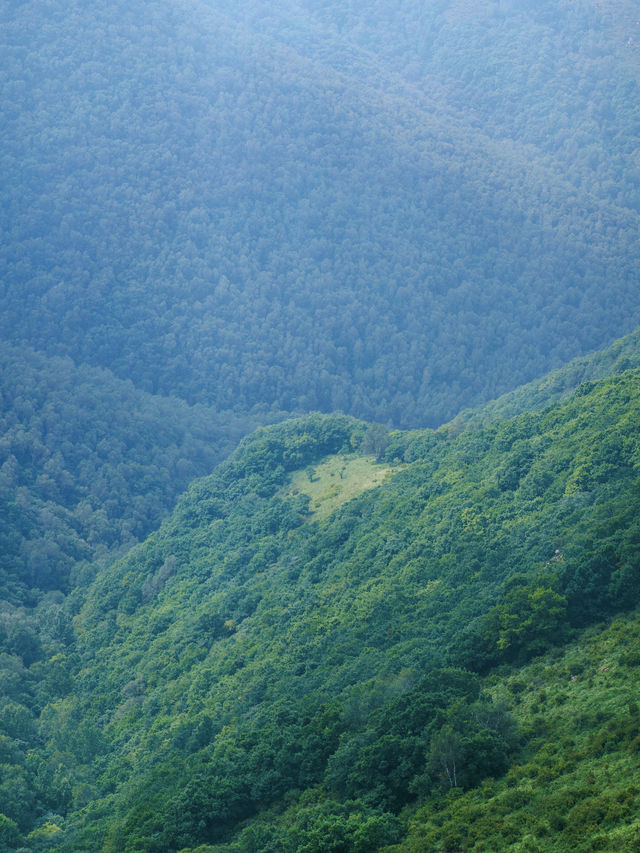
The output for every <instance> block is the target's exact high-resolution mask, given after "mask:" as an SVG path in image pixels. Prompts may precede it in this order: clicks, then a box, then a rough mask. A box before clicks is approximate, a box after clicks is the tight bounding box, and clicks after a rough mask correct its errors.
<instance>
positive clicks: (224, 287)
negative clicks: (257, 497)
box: [0, 0, 640, 426]
mask: <svg viewBox="0 0 640 853" xmlns="http://www.w3.org/2000/svg"><path fill="white" fill-rule="evenodd" d="M633 11H634V8H633V5H632V4H631V3H628V2H625V0H611V2H595V0H581V2H578V3H576V2H573V0H571V2H570V1H569V0H560V2H554V3H550V2H539V1H538V2H535V3H534V2H518V3H515V2H509V0H507V1H506V2H505V0H483V2H477V3H469V2H462V0H437V2H435V0H434V2H429V3H415V2H413V0H401V2H397V0H393V2H392V0H378V2H375V3H371V2H366V3H365V2H364V0H351V2H346V3H333V2H329V0H327V1H326V2H322V3H310V2H306V0H288V2H279V3H276V4H274V3H267V2H261V0H242V2H234V3H231V2H227V0H209V2H204V0H190V2H187V0H171V2H169V0H153V2H144V3H142V2H140V0H133V2H131V0H128V1H127V2H123V0H115V2H114V0H110V2H106V0H94V2H92V3H91V4H86V3H80V2H65V3H62V2H61V0H47V2H45V0H26V2H21V3H8V4H5V6H4V7H3V10H2V12H0V14H1V15H2V20H1V26H0V33H1V35H0V40H1V41H2V44H1V51H0V80H1V82H2V98H3V119H2V138H1V147H0V156H1V158H2V170H3V171H2V174H3V180H2V182H1V184H0V193H1V204H0V217H1V223H2V232H3V240H2V246H1V249H0V288H1V290H0V305H1V307H2V311H1V312H0V334H1V335H2V337H3V338H4V339H5V340H7V341H9V342H11V343H12V344H14V345H16V346H22V345H29V346H32V347H35V348H36V349H38V350H42V351H43V352H45V353H47V354H49V355H60V356H68V357H70V358H72V359H73V361H74V362H75V363H76V364H78V365H80V364H84V363H86V364H89V365H92V366H96V367H102V368H106V369H109V370H110V371H112V372H113V373H114V374H115V375H116V376H118V377H120V378H124V379H129V380H131V381H132V382H133V383H134V385H135V386H136V387H137V388H139V389H142V390H145V391H148V392H153V393H159V394H162V395H165V396H171V395H174V396H180V397H182V398H183V399H185V400H186V401H188V402H189V403H194V402H201V403H204V404H207V405H212V406H215V407H216V408H217V409H218V410H230V409H233V410H234V411H236V412H237V413H240V414H244V413H246V412H251V411H253V410H254V409H255V407H256V406H258V407H259V408H261V410H263V411H264V410H265V407H266V409H267V410H268V409H271V408H274V409H276V410H284V411H289V412H306V411H309V410H313V409H317V410H322V411H327V412H328V411H333V410H336V409H337V410H341V411H344V412H347V413H351V414H354V415H356V416H359V417H365V418H367V419H372V420H377V421H380V422H383V423H392V424H394V425H396V426H424V425H438V424H440V423H442V422H443V421H444V420H447V419H449V418H450V417H453V416H454V415H455V414H456V413H457V412H458V411H459V410H460V408H461V407H462V406H470V405H474V404H476V403H478V402H480V401H482V400H488V399H491V398H493V397H495V396H497V395H498V394H499V393H501V392H504V391H506V390H508V389H510V388H513V387H516V386H517V385H519V384H521V383H522V382H524V381H527V380H530V379H532V378H533V377H535V376H539V375H541V374H543V373H544V372H546V371H547V370H548V369H550V368H552V367H558V366H560V365H561V364H564V363H565V362H566V361H567V360H568V359H569V358H571V357H572V356H575V355H579V354H581V353H585V352H587V351H590V350H592V349H595V348H597V347H599V346H602V345H604V344H606V343H608V342H610V341H612V340H613V339H615V338H617V337H619V336H620V335H621V334H623V333H625V332H628V331H630V330H631V329H632V328H634V327H635V326H636V325H637V324H638V322H640V288H639V287H638V275H637V264H636V263H635V262H636V256H637V234H638V225H639V222H638V168H639V164H638V154H637V152H638V145H639V144H638V112H637V111H638V103H639V102H640V99H639V98H638V53H637V37H638V34H637V22H636V19H635V15H632V14H631V13H632V12H633Z"/></svg>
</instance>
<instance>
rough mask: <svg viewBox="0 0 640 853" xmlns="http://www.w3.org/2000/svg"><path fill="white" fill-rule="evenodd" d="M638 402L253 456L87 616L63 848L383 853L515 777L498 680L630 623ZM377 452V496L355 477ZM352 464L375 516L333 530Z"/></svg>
mask: <svg viewBox="0 0 640 853" xmlns="http://www.w3.org/2000/svg"><path fill="white" fill-rule="evenodd" d="M639 382H640V377H639V374H638V372H637V371H627V372H625V373H623V374H621V375H620V376H617V377H614V378H613V379H610V380H606V381H603V382H600V383H592V384H586V385H582V386H581V387H580V388H579V389H578V391H577V393H576V394H575V395H574V396H573V397H571V398H570V399H568V400H567V401H565V402H563V403H561V404H558V405H555V406H553V407H550V408H548V409H547V410H545V411H543V412H541V413H539V414H525V415H522V416H520V417H518V418H516V419H514V420H511V421H506V422H503V423H499V424H497V425H493V426H491V427H489V428H486V429H483V430H478V431H474V432H469V433H465V434H462V435H460V436H459V437H458V438H457V439H455V440H449V439H448V438H447V435H448V431H447V430H442V431H439V432H436V433H434V432H430V431H424V432H421V433H409V434H403V433H393V434H391V435H390V436H389V440H388V443H387V445H386V447H383V446H382V445H383V444H384V442H382V441H381V439H380V436H379V434H378V433H377V431H376V430H375V429H372V428H367V427H366V425H363V424H361V423H359V422H356V421H353V420H350V419H348V418H344V417H321V416H313V417H309V418H305V419H301V420H298V421H292V422H290V423H285V424H283V425H280V426H278V427H273V428H269V429H265V430H262V431H259V432H258V433H256V434H254V435H253V436H252V437H250V438H249V439H247V440H245V441H244V442H243V444H242V445H241V446H240V448H239V449H238V451H237V452H236V453H235V454H234V455H233V456H232V457H231V458H230V460H228V461H227V462H226V463H224V464H223V465H221V466H220V467H219V468H218V469H216V471H215V472H214V474H213V475H212V476H211V477H209V478H206V479H204V480H200V481H198V482H196V483H195V484H194V485H193V486H192V487H191V488H190V490H189V491H188V492H187V494H186V495H185V496H184V498H183V499H182V500H181V501H180V503H179V505H178V507H177V509H176V511H175V513H174V514H173V516H172V517H171V518H170V519H169V520H168V521H166V522H165V523H164V524H163V526H162V527H161V529H160V530H159V531H158V532H157V533H156V534H154V535H152V536H151V537H150V538H149V539H148V540H147V542H145V543H144V544H143V545H141V546H139V547H137V548H135V549H134V550H133V551H131V553H130V554H129V555H128V556H127V557H126V558H125V559H124V560H122V561H121V562H119V563H117V564H115V565H114V566H113V567H112V568H110V569H108V570H106V571H104V572H103V573H101V575H100V576H99V577H98V578H97V580H96V582H95V584H94V585H93V587H92V588H91V590H90V595H89V596H88V597H87V600H86V602H85V604H84V606H83V607H82V609H81V611H80V612H79V613H78V615H77V616H76V619H75V631H76V636H77V645H76V653H77V657H75V658H74V659H73V660H69V661H68V664H67V665H68V666H69V667H71V671H72V673H73V681H70V682H69V684H68V687H67V689H66V690H63V691H62V695H60V696H59V698H58V699H56V700H55V701H48V702H47V704H46V706H45V707H44V708H43V710H42V712H41V713H40V716H39V720H38V722H37V724H36V730H37V741H35V743H37V754H38V755H39V760H40V761H41V762H42V764H41V765H40V767H41V769H40V771H39V772H40V777H39V778H40V779H41V780H43V781H41V785H42V789H41V790H42V796H48V797H49V800H48V802H50V803H51V808H53V809H54V810H56V806H55V805H54V804H55V802H56V797H58V805H57V809H58V810H60V811H61V812H63V814H62V815H61V818H60V820H61V821H62V824H63V825H60V830H61V833H60V835H59V840H58V841H57V842H56V844H55V846H54V849H57V850H84V851H90V850H96V851H98V850H105V851H116V850H117V851H134V850H135V851H175V850H180V849H181V848H185V847H187V848H190V847H194V848H195V847H197V846H198V844H201V843H205V842H208V843H216V844H221V843H222V844H230V843H231V842H232V841H233V839H235V841H233V844H232V846H231V847H230V848H229V849H234V850H235V849H237V850H247V851H248V850H253V851H258V850H264V851H267V850H270V851H274V850H285V851H289V850H297V849H307V848H305V847H304V845H305V844H311V845H312V840H310V839H312V837H316V836H317V837H321V838H324V842H322V843H325V844H329V841H330V840H331V839H338V838H339V837H343V841H342V842H340V843H343V845H344V846H343V847H342V848H339V847H335V849H345V850H354V851H355V850H360V851H364V850H375V849H378V847H382V846H384V844H390V843H396V842H399V841H400V840H401V838H402V835H403V832H404V830H403V824H402V821H401V820H400V819H399V817H398V815H399V814H400V812H401V810H402V808H403V807H405V806H407V805H411V804H412V803H415V802H419V801H420V800H422V799H424V798H428V797H434V796H438V792H439V791H441V790H442V791H446V789H447V788H448V787H449V786H451V785H452V784H453V783H452V781H451V780H452V779H454V780H455V785H454V786H455V787H457V788H462V789H468V788H473V787H474V786H475V785H477V784H478V783H480V782H481V780H482V779H484V778H486V777H492V776H496V777H500V776H502V774H504V773H505V772H506V771H507V770H508V768H509V767H510V766H511V765H513V764H514V763H516V764H517V763H519V762H521V761H522V760H523V755H524V754H525V753H522V752H520V751H519V750H522V749H526V748H530V747H527V746H526V744H527V743H528V742H529V741H528V740H527V738H528V737H529V736H530V735H528V734H527V732H526V731H525V730H526V728H527V727H526V726H525V725H524V724H523V732H522V736H524V739H525V740H524V744H525V745H524V746H523V742H522V739H521V737H520V736H519V735H518V732H517V727H516V726H515V724H514V717H517V715H516V714H512V713H511V711H510V710H509V707H508V705H507V706H504V705H502V704H500V703H499V702H498V701H497V698H493V697H492V695H491V691H490V690H489V692H487V689H488V687H490V686H491V684H492V683H493V682H491V681H489V682H483V681H482V676H483V674H484V673H487V672H491V671H492V669H493V668H495V667H496V666H504V667H517V666H519V665H521V663H522V662H525V661H527V660H528V659H530V658H531V657H532V656H535V655H538V654H540V653H544V652H545V650H547V649H549V648H551V647H553V646H554V645H557V644H558V643H561V642H563V641H564V640H566V639H570V638H571V636H572V632H575V631H577V630H580V629H581V628H582V627H583V626H587V625H589V624H591V623H593V622H594V621H598V620H601V619H605V618H607V616H608V615H609V614H613V613H615V612H616V611H618V610H620V609H624V608H630V607H633V606H634V605H635V604H636V603H637V595H638V571H639V568H640V566H639V563H638V556H637V555H638V545H639V541H638V539H639V532H638V525H637V518H638V510H639V509H640V507H639V502H640V494H639V492H638V464H639V462H640V460H639V458H638V452H639V451H638V441H637V438H638V423H639V415H640V393H639V392H640V384H639ZM374 440H375V441H377V442H378V443H377V448H376V452H377V453H378V456H379V457H380V458H381V462H380V463H379V464H380V470H381V471H382V470H383V467H384V468H387V469H389V470H387V471H386V474H385V477H384V480H383V481H382V482H381V483H380V484H379V485H375V477H373V471H374V470H375V468H376V464H377V463H375V462H374V461H373V459H374V458H375V457H371V458H370V461H366V460H365V461H366V465H365V468H363V467H362V466H356V467H353V468H350V466H353V464H354V463H353V462H350V461H349V460H353V459H354V457H353V453H354V451H355V452H358V450H360V452H362V450H363V448H364V449H369V448H370V447H371V446H372V445H373V444H374ZM336 454H337V456H336ZM343 454H344V456H343V458H344V463H343V466H341V467H340V469H339V471H340V470H342V471H343V474H344V476H345V478H347V480H348V478H349V476H351V473H353V476H354V477H357V478H358V482H359V488H358V490H359V491H360V494H359V495H358V496H356V497H353V498H352V499H351V500H347V501H346V502H344V503H341V502H340V501H339V500H338V501H337V502H336V504H335V510H334V511H333V512H332V513H328V514H326V515H325V516H324V517H323V516H322V514H321V513H320V514H319V513H316V514H315V515H314V514H313V513H312V510H313V506H312V505H311V504H310V497H309V494H305V491H310V489H311V487H312V486H313V484H314V481H313V478H314V477H322V476H327V472H328V471H329V470H331V468H332V466H335V461H332V460H336V459H338V458H339V456H340V455H343ZM363 464H365V463H364V462H363ZM309 466H311V467H312V468H313V470H310V469H309ZM367 469H368V470H369V471H371V472H372V473H371V474H370V475H367V476H370V477H371V479H370V484H371V486H372V487H371V488H368V489H367V488H365V490H364V491H362V488H361V487H362V486H363V485H365V486H366V485H367V484H366V482H365V479H366V477H365V474H364V472H365V470H367ZM329 476H330V475H329ZM338 477H339V473H338ZM304 478H306V482H307V484H308V488H306V487H305V488H304V489H303V488H301V486H302V485H304V482H305V479H304ZM318 515H320V517H318ZM48 665H49V664H46V665H45V666H48ZM51 665H53V664H51ZM461 668H463V669H461ZM465 668H466V669H465ZM468 670H470V671H471V672H470V671H468ZM473 673H475V674H473ZM514 703H515V700H514V701H510V704H511V705H512V706H513V705H514ZM452 744H453V746H454V747H455V749H456V750H459V751H460V752H459V754H460V755H461V756H462V758H461V763H460V764H459V766H458V769H457V771H456V772H455V773H454V771H453V770H452V768H451V767H450V766H449V765H448V764H447V761H446V760H444V764H443V755H444V756H445V759H446V754H448V753H447V750H448V749H449V748H453V747H452V746H451V745H452ZM531 748H533V747H531ZM456 754H458V753H456ZM54 768H56V769H55V774H57V776H56V778H57V780H58V781H57V783H56V784H54V783H53V775H55V774H54ZM47 773H48V774H50V777H51V779H52V781H51V782H50V783H49V784H50V785H51V787H50V788H47V783H46V782H45V781H44V780H45V779H46V778H49V777H47ZM52 774H53V775H52ZM452 774H453V775H452ZM62 780H66V781H65V783H64V785H63V784H62ZM56 786H57V787H56ZM56 791H57V794H56ZM63 791H66V794H64V796H63V793H62V792H63ZM285 808H291V809H293V813H294V814H295V815H296V816H297V817H294V818H293V819H292V822H287V821H285V823H282V822H280V821H279V818H278V814H280V812H281V811H282V810H283V809H285ZM65 814H66V817H65ZM8 817H9V818H11V819H13V820H15V819H16V817H15V815H14V814H10V815H8ZM63 818H64V819H63ZM423 819H424V818H423ZM305 827H306V828H305ZM28 829H29V827H28V826H27V825H26V824H25V825H24V831H25V832H27V831H28ZM553 831H556V830H553ZM314 833H315V835H314ZM318 833H320V836H318ZM323 833H324V835H323ZM341 834H342V835H341ZM314 843H315V842H314ZM322 843H321V842H317V844H320V846H317V844H316V847H314V846H313V845H312V846H310V847H309V848H308V849H310V850H312V849H313V850H315V849H318V850H320V849H332V848H331V847H330V846H326V847H324V848H323V847H322ZM331 843H333V842H331ZM337 843H338V842H337V841H336V844H337ZM234 845H235V846H234ZM223 849H227V848H223ZM427 849H428V848H427Z"/></svg>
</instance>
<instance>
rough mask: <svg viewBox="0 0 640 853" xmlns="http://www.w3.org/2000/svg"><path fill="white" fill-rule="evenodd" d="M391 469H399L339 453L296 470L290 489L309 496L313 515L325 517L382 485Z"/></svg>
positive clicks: (291, 491)
mask: <svg viewBox="0 0 640 853" xmlns="http://www.w3.org/2000/svg"><path fill="white" fill-rule="evenodd" d="M392 470H397V469H392V468H391V467H390V466H389V465H384V464H382V465H381V464H378V463H376V461H375V458H374V457H373V456H358V455H356V454H355V453H354V454H348V455H344V454H337V455H335V456H329V457H327V458H326V459H325V460H324V462H322V463H320V464H319V465H314V466H309V467H308V468H305V469H304V470H302V471H296V472H295V473H294V474H293V475H292V477H291V483H290V486H289V488H288V489H287V491H288V493H289V494H297V493H302V494H305V495H308V496H309V498H310V500H311V503H310V509H311V512H312V513H313V518H314V519H324V518H326V517H327V516H329V515H331V513H332V512H334V510H336V509H337V508H338V507H340V506H342V504H344V503H346V502H347V501H349V500H351V498H355V497H357V496H358V495H360V494H362V493H363V492H366V491H367V489H373V488H375V487H376V486H379V485H380V484H381V483H382V482H383V481H384V480H385V479H386V477H387V476H388V475H389V474H390V472H391V471H392Z"/></svg>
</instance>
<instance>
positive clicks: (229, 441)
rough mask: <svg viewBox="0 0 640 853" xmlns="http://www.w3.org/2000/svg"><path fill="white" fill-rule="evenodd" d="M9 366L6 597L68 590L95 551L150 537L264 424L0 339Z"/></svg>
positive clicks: (1, 532) (5, 377)
mask: <svg viewBox="0 0 640 853" xmlns="http://www.w3.org/2000/svg"><path fill="white" fill-rule="evenodd" d="M0 374H1V376H2V381H1V387H0V435H1V438H0V542H1V548H0V550H1V555H0V596H1V597H2V599H3V600H4V601H5V602H12V603H13V604H19V603H31V604H33V603H35V602H36V601H37V598H38V594H39V592H42V591H52V590H59V591H63V592H67V591H69V589H70V587H72V586H73V585H74V584H80V583H82V577H83V572H84V571H86V570H87V568H88V562H90V561H91V560H92V559H93V558H95V557H96V556H98V555H103V556H105V555H107V554H109V553H114V552H118V551H119V552H122V550H123V549H126V548H129V547H131V546H132V545H133V544H135V543H136V542H138V541H140V540H142V539H144V538H145V537H146V536H147V535H148V534H149V533H150V532H151V530H153V529H155V528H156V527H157V526H158V525H159V523H160V521H161V519H162V518H163V517H164V516H165V515H166V514H167V513H168V512H169V511H170V510H171V509H172V508H173V506H174V503H175V501H176V498H177V497H178V495H179V494H181V493H182V492H183V491H184V490H185V489H186V487H187V485H188V484H189V482H190V481H191V480H193V478H194V477H197V476H202V475H203V474H207V473H209V472H210V471H211V469H212V468H213V467H214V465H215V464H216V463H217V462H219V461H220V460H221V459H222V458H223V457H224V456H225V455H226V453H228V452H229V451H230V449H231V447H232V446H233V445H234V444H235V443H236V442H237V440H238V439H239V438H240V437H241V436H242V435H243V434H244V433H246V432H248V431H249V430H250V429H252V428H254V427H255V426H256V420H255V419H253V418H251V417H250V416H245V417H244V418H239V417H237V416H234V415H233V414H232V413H230V412H224V413H215V412H213V411H212V410H211V409H207V408H206V407H204V406H198V407H190V406H187V405H186V404H185V403H184V401H183V400H180V399H178V398H172V399H169V398H161V397H157V396H156V397H153V396H152V395H150V394H147V393H145V392H142V391H139V390H136V389H135V388H134V386H133V385H132V384H131V382H124V381H122V380H119V379H116V378H115V377H114V376H113V375H112V374H110V373H109V372H108V371H106V370H102V369H97V368H89V367H86V366H85V367H82V368H79V367H76V366H74V364H73V362H72V361H71V360H70V359H69V358H66V359H62V358H51V359H47V358H46V357H44V356H42V355H41V354H38V353H36V352H34V351H33V350H32V349H29V348H26V347H24V348H15V347H10V346H8V345H6V344H0ZM70 575H73V577H72V578H71V579H70Z"/></svg>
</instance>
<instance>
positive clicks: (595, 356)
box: [447, 328, 640, 432]
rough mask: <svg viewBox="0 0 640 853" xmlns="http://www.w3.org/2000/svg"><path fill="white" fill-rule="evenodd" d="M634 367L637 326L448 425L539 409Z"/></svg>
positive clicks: (639, 349) (639, 350)
mask: <svg viewBox="0 0 640 853" xmlns="http://www.w3.org/2000/svg"><path fill="white" fill-rule="evenodd" d="M637 367H640V328H638V329H636V330H635V331H634V332H632V333H631V334H630V335H626V336H625V337H624V338H620V339H619V340H617V341H615V342H614V343H613V344H612V345H611V346H610V347H607V349H604V350H599V351H598V352H595V353H592V354H591V355H586V356H581V357H579V358H575V359H573V360H572V361H570V362H569V364H567V365H566V366H565V367H560V368H558V370H554V371H552V372H551V373H549V374H547V375H546V376H542V377H540V378H539V379H535V380H534V381H533V382H529V383H528V384H527V385H523V386H521V387H520V388H516V389H515V391H509V392H508V393H507V394H503V395H502V396H501V397H498V399H497V400H492V401H491V402H489V403H486V404H485V405H483V406H481V407H479V408H478V409H471V410H467V411H464V412H460V414H459V415H457V416H456V417H455V418H454V419H453V421H452V422H451V424H450V425H448V427H447V428H448V429H450V430H452V431H454V432H455V431H457V430H459V429H460V427H461V426H462V425H464V427H467V428H468V427H471V428H477V427H482V426H488V425H489V424H491V423H495V422H496V421H500V420H505V419H506V418H512V417H515V416H516V415H520V414H522V413H523V412H535V411H539V410H540V409H543V408H545V407H546V406H550V405H552V404H553V403H557V402H558V401H559V400H561V399H563V398H564V397H568V396H569V395H570V394H572V393H573V392H574V391H575V390H576V388H577V387H578V386H579V385H580V384H581V383H582V382H593V381H594V380H598V379H605V378H607V377H609V376H615V375H617V374H619V373H623V372H624V371H625V370H631V369H634V368H637Z"/></svg>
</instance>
